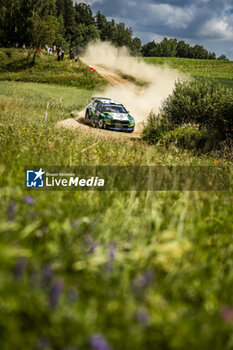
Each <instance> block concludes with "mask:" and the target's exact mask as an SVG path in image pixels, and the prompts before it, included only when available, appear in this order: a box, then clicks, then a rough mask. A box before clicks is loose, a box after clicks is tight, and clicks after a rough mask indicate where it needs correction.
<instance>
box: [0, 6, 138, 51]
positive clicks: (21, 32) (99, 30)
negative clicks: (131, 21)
mask: <svg viewBox="0 0 233 350" xmlns="http://www.w3.org/2000/svg"><path fill="white" fill-rule="evenodd" d="M46 22H47V23H48V24H49V26H50V25H52V28H53V32H54V30H55V31H56V35H55V37H54V35H51V37H52V38H53V42H51V43H49V42H48V44H54V45H56V46H62V47H64V48H65V49H68V48H69V47H77V48H79V49H80V50H81V49H82V48H84V47H85V46H86V45H87V44H88V43H89V42H90V41H92V40H95V39H101V40H104V41H106V40H107V41H110V42H112V43H113V44H114V45H115V46H119V47H121V46H126V47H128V48H129V50H130V52H131V54H133V55H140V54H141V40H140V39H139V38H135V37H133V31H132V29H131V28H127V27H126V26H125V24H124V23H116V22H115V21H114V20H111V21H108V20H107V18H106V16H105V15H103V14H102V13H101V12H100V11H99V12H98V13H97V14H96V16H94V14H93V12H92V10H91V7H90V5H87V4H85V3H79V4H74V3H73V1H72V0H8V1H5V0H0V43H1V45H3V46H7V45H10V46H14V45H16V44H19V46H22V45H23V44H25V45H26V46H27V47H28V46H34V47H35V46H36V45H38V44H40V45H42V44H44V41H45V40H44V37H46V39H47V41H49V35H46V33H45V30H43V28H44V27H45V26H46ZM38 27H39V28H40V29H41V32H42V37H43V38H41V40H39V41H38ZM42 27H43V28H42ZM47 27H48V25H47ZM46 30H48V28H46ZM43 33H44V34H45V36H43ZM47 33H48V32H47ZM52 34H53V33H52ZM50 41H51V40H50Z"/></svg>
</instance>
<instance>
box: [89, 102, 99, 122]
mask: <svg viewBox="0 0 233 350" xmlns="http://www.w3.org/2000/svg"><path fill="white" fill-rule="evenodd" d="M97 104H98V102H97V101H94V102H93V103H92V105H91V106H90V112H91V115H90V117H91V118H95V117H96V107H97Z"/></svg>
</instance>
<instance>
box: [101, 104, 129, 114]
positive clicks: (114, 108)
mask: <svg viewBox="0 0 233 350" xmlns="http://www.w3.org/2000/svg"><path fill="white" fill-rule="evenodd" d="M103 111H104V112H105V113H127V111H126V109H125V108H124V107H123V106H104V108H103Z"/></svg>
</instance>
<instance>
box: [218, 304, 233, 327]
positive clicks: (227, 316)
mask: <svg viewBox="0 0 233 350" xmlns="http://www.w3.org/2000/svg"><path fill="white" fill-rule="evenodd" d="M220 315H221V317H222V319H223V320H224V321H225V322H226V323H231V322H232V321H233V308H232V307H229V306H226V307H223V308H222V309H221V310H220Z"/></svg>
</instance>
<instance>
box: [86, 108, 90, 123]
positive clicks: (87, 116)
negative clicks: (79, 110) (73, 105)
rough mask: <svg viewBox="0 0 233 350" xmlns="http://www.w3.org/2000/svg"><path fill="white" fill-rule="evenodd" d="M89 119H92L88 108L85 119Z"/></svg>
mask: <svg viewBox="0 0 233 350" xmlns="http://www.w3.org/2000/svg"><path fill="white" fill-rule="evenodd" d="M89 119H90V117H89V112H88V110H86V114H85V120H86V121H87V120H89Z"/></svg>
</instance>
